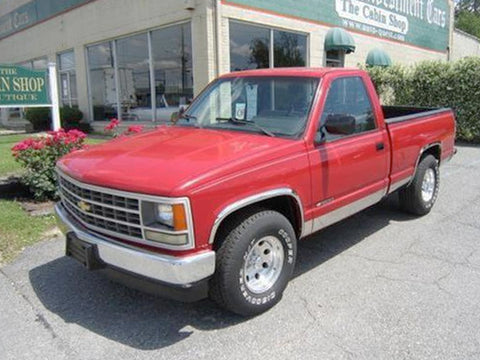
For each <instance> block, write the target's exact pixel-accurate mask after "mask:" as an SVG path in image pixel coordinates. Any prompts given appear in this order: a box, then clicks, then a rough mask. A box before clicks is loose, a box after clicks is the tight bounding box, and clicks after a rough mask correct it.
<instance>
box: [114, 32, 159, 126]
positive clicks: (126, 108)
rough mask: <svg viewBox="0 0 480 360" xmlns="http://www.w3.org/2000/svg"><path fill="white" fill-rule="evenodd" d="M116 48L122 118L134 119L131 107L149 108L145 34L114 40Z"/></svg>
mask: <svg viewBox="0 0 480 360" xmlns="http://www.w3.org/2000/svg"><path fill="white" fill-rule="evenodd" d="M116 49H117V62H118V70H117V71H118V75H117V76H118V84H119V90H120V105H121V110H122V119H123V120H136V117H137V115H135V111H132V110H133V109H135V108H137V107H139V108H145V109H147V110H151V102H150V65H149V61H148V40H147V34H140V35H135V36H130V37H128V38H125V39H120V40H116ZM149 120H151V118H150V119H149Z"/></svg>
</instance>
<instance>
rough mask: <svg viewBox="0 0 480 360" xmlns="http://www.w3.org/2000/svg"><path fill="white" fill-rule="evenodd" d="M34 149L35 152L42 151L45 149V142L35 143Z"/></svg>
mask: <svg viewBox="0 0 480 360" xmlns="http://www.w3.org/2000/svg"><path fill="white" fill-rule="evenodd" d="M32 147H33V149H35V150H41V149H43V148H44V147H45V143H44V142H43V141H36V142H35V143H33V146H32Z"/></svg>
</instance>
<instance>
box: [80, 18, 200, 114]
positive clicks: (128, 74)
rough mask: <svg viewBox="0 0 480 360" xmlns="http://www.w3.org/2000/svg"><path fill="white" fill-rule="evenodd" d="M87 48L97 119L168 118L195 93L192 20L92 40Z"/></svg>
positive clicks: (93, 104)
mask: <svg viewBox="0 0 480 360" xmlns="http://www.w3.org/2000/svg"><path fill="white" fill-rule="evenodd" d="M149 37H150V41H149ZM150 44H151V49H149V46H150ZM87 53H88V66H89V75H90V78H89V81H90V96H91V99H90V102H91V106H92V107H93V117H94V120H107V119H108V118H111V117H118V118H121V119H123V120H127V121H152V120H155V121H158V122H168V121H170V118H171V114H172V113H173V112H176V111H178V109H179V106H181V105H185V104H189V103H190V101H191V100H192V98H193V71H192V34H191V25H190V23H185V24H181V25H174V26H169V27H166V28H162V29H158V30H154V31H151V32H149V33H142V34H139V35H134V36H130V37H126V38H122V39H117V40H114V41H111V42H106V43H103V44H99V45H94V46H90V47H88V48H87ZM150 53H151V54H152V58H151V59H150V58H149V54H150ZM151 69H152V71H153V73H151V72H150V71H151ZM150 79H154V80H155V83H154V86H152V84H151V82H150ZM117 89H118V93H117ZM117 98H118V101H117ZM117 114H118V116H117Z"/></svg>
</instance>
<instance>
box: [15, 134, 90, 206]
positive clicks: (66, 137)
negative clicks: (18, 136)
mask: <svg viewBox="0 0 480 360" xmlns="http://www.w3.org/2000/svg"><path fill="white" fill-rule="evenodd" d="M85 137H86V136H85V134H84V133H83V132H81V131H78V130H70V131H64V130H59V131H49V132H48V134H47V135H45V136H37V137H30V138H27V139H24V140H23V141H21V142H19V143H17V144H15V145H14V146H13V147H12V155H13V156H14V157H15V160H16V161H18V162H19V163H20V164H21V165H22V166H23V167H24V168H25V170H26V171H25V172H24V173H23V174H22V178H21V181H22V183H24V184H25V185H26V186H28V188H29V189H30V191H31V192H32V194H33V196H34V197H35V199H36V200H47V199H55V198H56V197H57V184H56V176H55V164H56V162H57V160H58V159H59V158H60V157H62V156H63V155H66V154H68V153H69V152H71V151H73V150H77V149H81V148H82V147H83V142H84V140H85Z"/></svg>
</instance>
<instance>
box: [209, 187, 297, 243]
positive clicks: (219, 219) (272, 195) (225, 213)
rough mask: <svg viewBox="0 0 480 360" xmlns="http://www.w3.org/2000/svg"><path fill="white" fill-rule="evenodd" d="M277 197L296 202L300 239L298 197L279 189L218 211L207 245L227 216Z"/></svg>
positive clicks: (284, 189) (237, 202) (294, 193)
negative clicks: (287, 198) (285, 197)
mask: <svg viewBox="0 0 480 360" xmlns="http://www.w3.org/2000/svg"><path fill="white" fill-rule="evenodd" d="M278 196H290V197H292V198H293V199H294V200H295V201H296V203H297V206H298V208H299V209H300V217H301V219H300V224H301V226H302V229H300V230H301V235H300V237H304V236H305V235H304V234H303V232H304V226H303V224H304V216H303V205H302V201H301V199H300V197H299V196H298V195H297V193H296V192H295V191H293V190H292V189H290V188H279V189H274V190H269V191H265V192H262V193H260V194H256V195H253V196H249V197H247V198H245V199H241V200H239V201H236V202H234V203H233V204H230V205H228V206H227V207H225V208H224V209H223V210H222V211H220V213H219V214H218V215H217V218H216V219H215V222H214V223H213V226H212V230H211V231H210V237H209V240H208V242H209V244H212V243H213V241H214V240H215V235H216V234H217V230H218V228H219V227H220V224H221V223H222V221H223V220H224V219H225V218H226V217H227V216H228V215H230V214H231V213H233V212H235V211H237V210H240V209H242V208H244V207H246V206H248V205H252V204H255V203H258V202H260V201H263V200H267V199H272V198H275V197H278Z"/></svg>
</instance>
